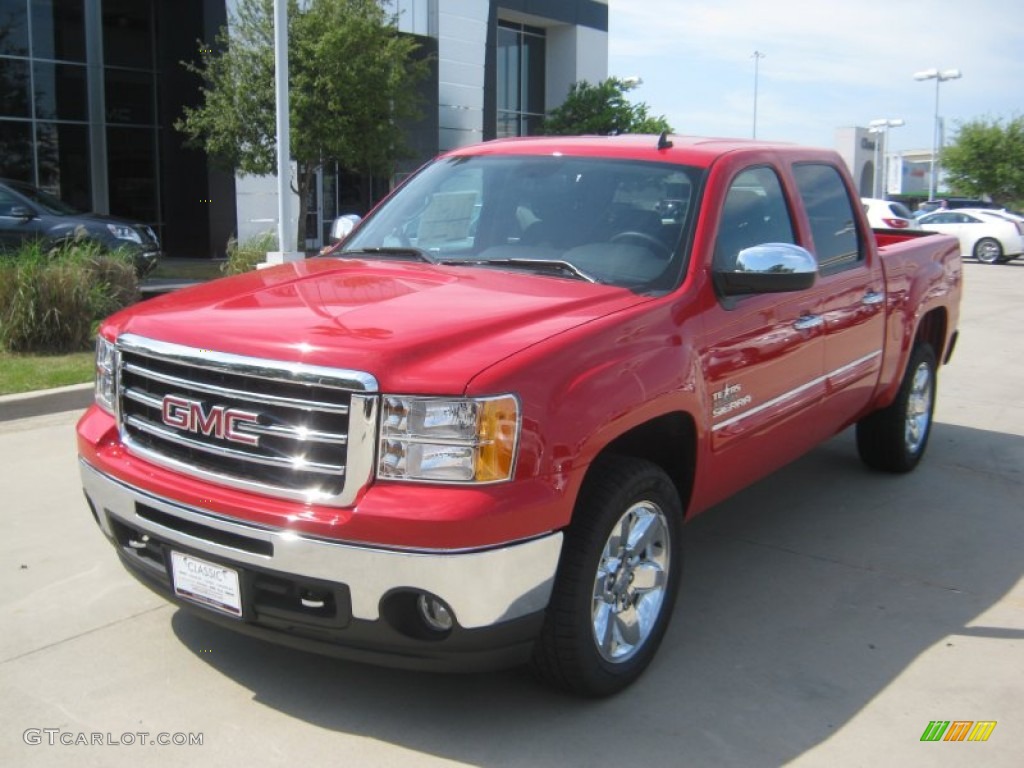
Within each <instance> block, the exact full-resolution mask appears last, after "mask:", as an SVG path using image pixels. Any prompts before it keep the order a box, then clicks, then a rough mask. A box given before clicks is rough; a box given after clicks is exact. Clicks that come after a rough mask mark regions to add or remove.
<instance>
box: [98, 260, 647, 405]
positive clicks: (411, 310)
mask: <svg viewBox="0 0 1024 768" xmlns="http://www.w3.org/2000/svg"><path fill="white" fill-rule="evenodd" d="M645 300H646V298H645V297H643V296H638V295H637V294H634V293H631V292H629V291H627V290H624V289H621V288H613V287H609V286H601V285H594V284H591V283H586V282H583V281H574V280H566V279H558V278H549V277H538V276H535V275H529V274H525V273H510V272H505V271H499V270H495V269H487V268H476V267H444V266H431V265H426V264H410V263H405V262H383V261H355V260H347V259H346V260H341V259H312V260H308V261H301V262H296V263H292V264H285V265H282V266H280V267H276V268H273V269H268V270H260V271H257V272H250V273H247V274H244V275H239V276H238V277H234V278H229V279H226V280H217V281H215V282H212V283H207V284H205V285H202V286H197V287H195V288H190V289H186V290H183V291H178V292H176V293H173V294H169V295H167V296H164V297H162V298H159V299H154V300H151V301H147V302H144V303H142V304H138V305H136V306H134V307H132V308H130V309H128V310H126V311H124V312H122V313H119V314H117V315H115V316H114V317H112V318H111V319H110V321H109V322H108V325H107V330H108V331H109V332H112V333H113V334H115V335H117V334H121V333H135V334H139V335H140V336H145V337H147V338H152V339H158V340H161V341H168V342H174V343H178V344H185V345H187V346H191V347H198V348H200V349H214V350H218V351H221V352H231V353H234V354H239V355H249V356H252V357H261V358H268V359H273V360H286V361H294V362H303V363H309V364H311V365H324V366H331V367H335V368H348V369H352V370H359V371H365V372H367V373H370V374H373V375H374V376H375V377H376V378H377V380H378V381H379V382H380V386H381V389H382V391H385V392H408V393H412V394H416V393H423V394H431V393H448V394H453V393H458V392H462V391H464V389H465V387H466V385H467V384H468V382H469V381H470V380H471V379H472V378H473V376H475V375H476V374H477V373H479V372H480V371H482V370H484V369H486V368H487V367H489V366H491V365H493V364H494V363H496V362H498V361H500V360H502V359H504V358H506V357H508V356H509V355H512V354H514V353H515V352H518V351H519V350H522V349H524V348H526V347H528V346H530V345H532V344H535V343H537V342H538V341H541V340H543V339H546V338H548V337H550V336H553V335H555V334H557V333H560V332H562V331H565V330H566V329H569V328H572V327H574V326H577V325H580V324H582V323H586V322H588V321H590V320H592V319H594V318H597V317H601V316H603V315H607V314H609V313H611V312H615V311H618V310H621V309H624V308H626V307H629V306H632V305H635V304H637V303H638V302H642V301H645Z"/></svg>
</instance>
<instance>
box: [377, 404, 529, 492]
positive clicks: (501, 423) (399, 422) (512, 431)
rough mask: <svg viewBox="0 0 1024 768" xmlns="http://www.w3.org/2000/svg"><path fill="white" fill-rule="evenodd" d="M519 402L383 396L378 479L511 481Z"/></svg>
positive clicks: (457, 481) (517, 440)
mask: <svg viewBox="0 0 1024 768" xmlns="http://www.w3.org/2000/svg"><path fill="white" fill-rule="evenodd" d="M518 442H519V401H518V400H516V398H515V397H514V396H512V395H502V396H499V397H483V398H438V397H405V396H401V395H386V396H385V397H384V398H383V407H382V409H381V430H380V452H379V456H380V459H379V461H378V465H377V476H378V477H380V478H382V479H387V480H427V481H433V482H454V483H493V482H498V481H501V480H508V479H510V478H511V477H512V470H513V469H514V465H515V457H516V447H517V445H518Z"/></svg>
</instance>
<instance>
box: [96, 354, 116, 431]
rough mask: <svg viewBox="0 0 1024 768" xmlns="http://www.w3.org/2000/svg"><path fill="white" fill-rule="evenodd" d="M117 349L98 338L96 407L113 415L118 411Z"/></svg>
mask: <svg viewBox="0 0 1024 768" xmlns="http://www.w3.org/2000/svg"><path fill="white" fill-rule="evenodd" d="M117 357H118V355H117V347H115V346H114V345H113V343H111V342H109V341H107V340H106V339H104V338H103V337H102V336H97V337H96V405H98V406H99V407H100V408H102V409H103V410H105V411H107V413H109V414H111V415H116V414H115V411H116V410H117Z"/></svg>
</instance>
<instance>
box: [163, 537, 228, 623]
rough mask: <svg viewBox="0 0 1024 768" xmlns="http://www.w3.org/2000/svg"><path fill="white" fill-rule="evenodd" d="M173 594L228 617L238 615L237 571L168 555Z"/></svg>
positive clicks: (182, 555)
mask: <svg viewBox="0 0 1024 768" xmlns="http://www.w3.org/2000/svg"><path fill="white" fill-rule="evenodd" d="M171 576H172V578H173V581H174V594H176V595H178V596H180V597H184V598H185V599H187V600H191V601H192V602H195V603H199V604H201V605H205V606H207V607H208V608H212V609H214V610H215V611H220V612H221V613H227V614H229V615H231V616H235V617H241V615H242V593H241V590H239V588H238V571H236V570H234V569H232V568H225V567H224V566H223V565H217V564H216V563H211V562H208V561H206V560H200V559H199V558H198V557H192V555H185V554H182V553H181V552H174V551H172V552H171Z"/></svg>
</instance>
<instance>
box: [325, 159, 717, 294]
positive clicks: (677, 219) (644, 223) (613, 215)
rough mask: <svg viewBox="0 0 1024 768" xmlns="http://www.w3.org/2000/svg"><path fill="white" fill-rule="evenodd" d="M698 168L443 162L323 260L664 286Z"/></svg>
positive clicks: (687, 222) (679, 246)
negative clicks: (422, 263)
mask: <svg viewBox="0 0 1024 768" xmlns="http://www.w3.org/2000/svg"><path fill="white" fill-rule="evenodd" d="M700 174H701V171H699V170H698V169H694V168H689V167H683V166H678V165H668V164H662V163H646V162H638V161H631V160H609V159H605V158H588V157H557V156H545V157H534V156H523V155H504V156H495V155H484V156H474V157H451V158H445V159H441V160H438V161H436V162H435V163H433V164H432V165H430V166H428V167H427V168H426V169H424V170H423V171H422V172H420V173H419V174H417V175H416V176H415V177H414V178H412V179H411V180H410V181H409V182H408V183H406V184H405V185H404V186H403V187H402V188H401V189H399V190H398V191H397V192H396V194H395V196H394V197H393V198H392V199H391V200H390V201H389V202H388V203H387V204H386V205H384V206H382V207H381V208H380V209H379V210H378V211H377V212H376V213H375V214H374V215H373V216H372V217H371V218H370V219H368V220H367V221H366V222H364V223H363V225H362V226H361V227H360V228H359V230H358V231H357V232H356V233H355V234H354V235H353V236H352V237H350V238H349V239H348V240H346V241H345V244H344V246H343V248H342V250H341V251H339V252H335V253H334V254H333V255H336V256H344V255H345V254H352V255H356V254H374V255H377V256H382V257H383V256H389V257H398V258H402V257H406V258H416V259H420V260H427V261H432V262H439V263H444V264H472V265H474V266H489V267H494V268H498V269H517V270H520V269H525V270H528V271H533V272H537V273H539V274H545V275H549V276H552V277H557V278H562V279H585V280H590V281H592V282H599V283H605V284H609V285H617V286H622V287H626V288H630V289H633V290H638V291H652V290H667V289H670V288H672V287H673V286H674V285H675V284H676V283H677V282H678V279H679V275H680V274H681V265H682V260H683V258H684V253H683V243H684V240H685V235H686V234H687V232H688V231H689V229H690V226H691V221H692V220H693V217H694V212H693V208H694V205H693V203H694V201H695V199H696V195H695V194H694V190H695V188H696V186H697V184H698V182H699V180H700V177H701V176H700Z"/></svg>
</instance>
